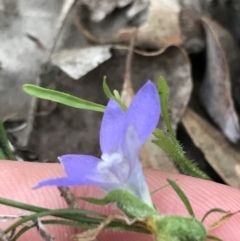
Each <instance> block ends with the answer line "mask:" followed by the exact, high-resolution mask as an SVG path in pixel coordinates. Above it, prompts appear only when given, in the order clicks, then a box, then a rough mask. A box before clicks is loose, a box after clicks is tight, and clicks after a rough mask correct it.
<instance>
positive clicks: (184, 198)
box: [167, 179, 195, 217]
mask: <svg viewBox="0 0 240 241" xmlns="http://www.w3.org/2000/svg"><path fill="white" fill-rule="evenodd" d="M167 181H168V183H169V185H171V187H172V188H173V189H174V191H175V192H176V193H177V195H178V196H179V197H180V199H181V200H182V202H183V204H184V205H185V207H186V208H187V210H188V213H189V214H190V215H191V216H192V217H195V214H194V212H193V209H192V206H191V204H190V202H189V200H188V198H187V196H186V195H185V193H184V192H183V190H182V189H181V188H180V187H179V186H178V185H177V183H176V182H175V181H173V180H170V179H167Z"/></svg>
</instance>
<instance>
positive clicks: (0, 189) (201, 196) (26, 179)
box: [0, 161, 240, 241]
mask: <svg viewBox="0 0 240 241" xmlns="http://www.w3.org/2000/svg"><path fill="white" fill-rule="evenodd" d="M0 170H1V172H0V196H1V197H4V198H9V199H13V200H16V201H21V202H28V203H29V204H32V205H39V206H41V207H46V208H63V207H66V204H65V202H64V200H63V199H62V198H61V197H60V194H59V191H58V190H57V189H56V188H55V187H46V188H42V189H38V190H32V189H31V187H33V186H34V185H35V184H36V183H38V182H39V181H41V180H44V179H47V178H52V177H60V176H63V175H64V172H63V170H62V168H61V166H60V165H59V164H41V163H27V162H24V163H19V162H7V161H1V162H0ZM145 175H146V178H147V181H148V184H149V187H150V190H151V191H153V190H155V189H157V188H159V187H161V186H164V185H165V184H166V183H167V181H166V178H171V179H172V180H176V182H177V183H178V185H179V186H180V187H181V188H182V189H183V191H184V192H185V194H186V195H187V197H188V198H189V200H190V203H191V204H192V207H193V210H194V212H195V214H196V217H197V218H198V219H201V218H202V217H203V215H204V214H205V213H206V212H207V211H208V210H209V209H211V208H216V207H218V208H222V209H225V210H227V211H232V212H235V211H237V210H239V209H240V208H239V207H240V205H239V200H240V191H239V190H237V189H234V188H231V187H227V186H224V185H220V184H215V183H213V182H210V181H204V180H199V179H196V178H191V177H186V176H183V175H176V174H169V173H163V172H160V171H156V170H150V169H148V170H145ZM73 192H74V194H75V195H76V196H98V195H101V192H100V191H98V189H96V188H90V187H81V188H73ZM152 197H153V202H154V204H155V205H156V206H157V208H158V209H159V211H161V212H162V213H163V214H168V215H171V214H181V215H186V216H189V215H188V213H187V211H186V208H185V207H184V205H183V204H182V202H181V201H180V199H179V197H178V196H177V195H176V193H175V192H174V191H173V189H172V188H171V187H169V186H168V187H165V188H163V189H161V190H160V191H158V192H157V193H155V194H154V195H153V196H152ZM80 205H81V206H82V207H84V208H92V206H91V205H89V204H87V203H86V202H84V203H83V202H80ZM94 210H96V211H101V212H104V213H114V212H116V211H115V208H114V207H113V206H110V205H108V206H107V207H106V208H104V209H102V208H101V207H96V206H94ZM16 213H22V211H20V210H17V209H15V208H9V207H6V206H3V205H0V214H16ZM219 217H220V215H218V214H213V215H211V216H210V217H209V218H208V219H207V220H206V225H207V226H208V225H209V224H211V223H212V222H213V221H216V220H217V219H218V218H219ZM7 225H9V223H7V222H6V223H0V227H1V228H3V229H4V228H5V227H6V226H7ZM239 225H240V214H239V215H238V214H237V215H235V216H233V217H232V218H231V219H230V220H228V221H227V222H226V223H224V224H223V225H222V226H221V227H219V228H217V229H215V230H213V231H211V234H212V235H217V236H218V237H220V238H222V239H224V240H225V241H235V240H238V238H239V237H240V230H239V228H238V227H239ZM47 228H48V230H49V231H50V232H51V233H52V234H54V237H55V239H56V240H59V241H64V240H68V235H69V234H70V233H72V232H73V230H69V229H65V228H63V227H61V228H56V227H52V226H48V227H47ZM75 231H76V230H75ZM33 237H34V240H35V241H38V240H39V241H40V240H42V239H41V238H40V237H39V235H38V234H37V231H36V230H31V232H28V233H27V234H26V235H23V236H22V238H21V239H19V240H20V241H21V240H32V238H33ZM99 239H100V240H116V241H117V240H123V239H124V240H133V241H134V240H136V241H141V240H143V241H147V240H151V237H150V236H149V235H142V234H141V235H138V234H135V233H128V234H123V233H119V232H118V233H116V232H104V233H103V234H101V235H100V238H99Z"/></svg>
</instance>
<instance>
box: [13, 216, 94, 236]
mask: <svg viewBox="0 0 240 241" xmlns="http://www.w3.org/2000/svg"><path fill="white" fill-rule="evenodd" d="M41 223H42V224H44V225H46V224H55V225H64V226H69V227H75V228H82V229H88V228H95V227H97V226H98V225H97V224H95V225H89V224H86V223H78V222H71V221H65V220H55V219H51V220H41ZM33 227H36V225H33V226H25V227H23V228H21V229H20V230H19V231H18V232H17V233H16V234H15V235H14V236H13V237H12V238H11V241H17V240H18V239H19V238H20V236H22V235H23V234H24V233H25V232H27V231H28V230H30V229H31V228H33Z"/></svg>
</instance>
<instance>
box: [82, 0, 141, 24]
mask: <svg viewBox="0 0 240 241" xmlns="http://www.w3.org/2000/svg"><path fill="white" fill-rule="evenodd" d="M135 1H137V0H114V1H112V0H101V1H99V0H81V4H84V5H86V6H87V7H88V8H89V10H90V11H91V20H92V21H94V22H101V21H102V20H103V19H104V18H105V17H106V16H107V15H108V14H109V13H111V12H112V11H113V10H114V9H115V8H123V7H125V6H127V5H128V4H130V3H132V2H135Z"/></svg>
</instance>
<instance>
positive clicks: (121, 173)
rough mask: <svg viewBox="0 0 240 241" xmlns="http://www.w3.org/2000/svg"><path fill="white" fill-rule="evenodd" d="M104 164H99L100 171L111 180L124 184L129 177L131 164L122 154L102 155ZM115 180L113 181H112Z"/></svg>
mask: <svg viewBox="0 0 240 241" xmlns="http://www.w3.org/2000/svg"><path fill="white" fill-rule="evenodd" d="M101 159H102V162H100V163H99V164H98V170H99V171H101V172H102V173H106V174H107V175H108V176H109V177H110V178H111V179H112V178H113V177H114V179H115V181H117V182H119V183H123V182H124V181H125V180H126V178H127V177H128V173H129V164H128V162H127V160H126V158H125V157H124V156H123V155H122V154H121V153H117V152H115V153H112V154H110V155H109V154H106V153H104V154H102V156H101ZM112 180H113V179H112Z"/></svg>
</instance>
